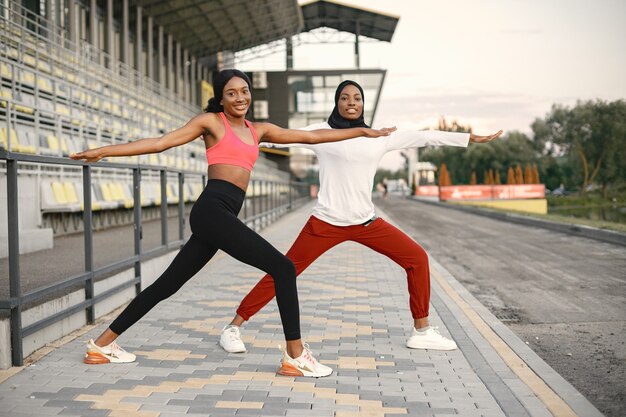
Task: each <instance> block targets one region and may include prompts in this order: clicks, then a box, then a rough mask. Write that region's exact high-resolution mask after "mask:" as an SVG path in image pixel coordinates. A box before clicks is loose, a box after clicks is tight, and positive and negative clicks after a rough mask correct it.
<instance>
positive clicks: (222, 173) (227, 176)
mask: <svg viewBox="0 0 626 417" xmlns="http://www.w3.org/2000/svg"><path fill="white" fill-rule="evenodd" d="M208 178H209V179H210V180H222V181H228V182H230V183H231V184H234V185H236V186H237V187H239V188H241V189H242V190H244V191H246V190H247V189H248V183H249V182H250V171H248V170H247V169H245V168H241V167H238V166H235V165H227V164H216V165H209V171H208Z"/></svg>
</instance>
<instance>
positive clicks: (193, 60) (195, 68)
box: [189, 56, 198, 104]
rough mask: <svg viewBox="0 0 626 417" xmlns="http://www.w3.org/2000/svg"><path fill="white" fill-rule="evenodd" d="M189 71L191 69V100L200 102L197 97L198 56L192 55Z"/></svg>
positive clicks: (193, 102) (196, 102) (194, 102)
mask: <svg viewBox="0 0 626 417" xmlns="http://www.w3.org/2000/svg"><path fill="white" fill-rule="evenodd" d="M189 71H190V77H189V78H190V81H189V94H190V97H189V101H190V102H191V103H192V104H198V100H197V99H196V97H197V96H198V95H197V94H196V88H197V86H198V65H196V57H195V56H192V57H191V65H189Z"/></svg>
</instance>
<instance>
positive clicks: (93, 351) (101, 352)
mask: <svg viewBox="0 0 626 417" xmlns="http://www.w3.org/2000/svg"><path fill="white" fill-rule="evenodd" d="M135 359H136V356H135V355H133V354H132V353H128V352H126V351H125V350H124V349H122V348H121V347H120V346H119V345H118V344H117V343H115V342H113V343H111V344H108V345H106V346H104V347H101V346H98V345H96V344H95V342H94V341H93V339H91V340H90V341H89V342H87V353H86V354H85V358H84V359H83V362H85V363H86V364H88V365H100V364H103V363H130V362H135Z"/></svg>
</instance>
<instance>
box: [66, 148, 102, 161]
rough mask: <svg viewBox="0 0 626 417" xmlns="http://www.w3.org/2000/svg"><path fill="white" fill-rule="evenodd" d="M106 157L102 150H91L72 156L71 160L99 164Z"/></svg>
mask: <svg viewBox="0 0 626 417" xmlns="http://www.w3.org/2000/svg"><path fill="white" fill-rule="evenodd" d="M103 157H104V155H102V152H101V151H100V149H98V148H96V149H89V150H86V151H83V152H76V153H73V154H71V155H70V158H71V159H74V160H75V161H81V160H82V161H85V162H98V161H99V160H101V159H102V158H103Z"/></svg>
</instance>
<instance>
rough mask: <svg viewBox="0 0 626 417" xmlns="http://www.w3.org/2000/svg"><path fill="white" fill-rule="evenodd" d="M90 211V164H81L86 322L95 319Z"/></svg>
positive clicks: (90, 322)
mask: <svg viewBox="0 0 626 417" xmlns="http://www.w3.org/2000/svg"><path fill="white" fill-rule="evenodd" d="M92 224H93V223H92V213H91V166H90V165H85V166H83V230H84V232H83V236H84V240H85V272H89V273H90V276H89V278H88V279H87V280H86V281H85V300H87V301H89V305H88V307H87V323H89V324H92V323H93V322H95V321H96V315H95V311H94V305H93V297H94V287H93V227H92Z"/></svg>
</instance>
